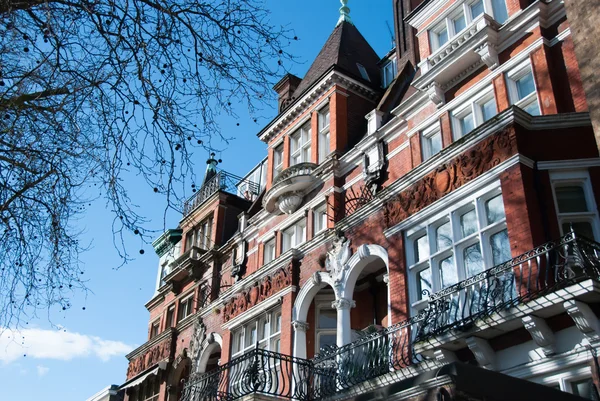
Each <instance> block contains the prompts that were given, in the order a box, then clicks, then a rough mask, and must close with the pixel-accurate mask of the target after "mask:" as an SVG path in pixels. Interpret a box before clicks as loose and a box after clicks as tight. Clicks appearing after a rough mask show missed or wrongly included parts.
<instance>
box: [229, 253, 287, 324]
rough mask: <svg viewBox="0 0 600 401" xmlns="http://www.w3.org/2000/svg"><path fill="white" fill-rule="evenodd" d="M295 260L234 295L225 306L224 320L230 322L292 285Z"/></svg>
mask: <svg viewBox="0 0 600 401" xmlns="http://www.w3.org/2000/svg"><path fill="white" fill-rule="evenodd" d="M292 273H293V262H290V263H289V264H288V265H287V267H286V268H281V269H279V270H277V271H276V272H274V273H273V274H271V275H268V276H266V277H265V278H263V279H262V281H261V282H258V281H257V282H256V283H254V285H253V286H252V287H251V288H249V289H247V290H244V291H242V292H241V293H240V294H238V295H236V296H234V297H233V298H232V299H231V300H229V301H228V302H226V303H225V305H224V306H223V320H224V321H225V322H228V321H229V320H231V319H233V318H234V317H236V316H237V315H239V314H240V313H243V312H245V311H247V310H248V309H250V308H252V307H253V306H255V305H257V304H258V303H260V302H261V301H264V300H265V299H267V298H269V297H270V296H272V295H274V294H276V293H278V292H279V291H281V290H283V289H284V288H286V287H289V286H291V285H292Z"/></svg>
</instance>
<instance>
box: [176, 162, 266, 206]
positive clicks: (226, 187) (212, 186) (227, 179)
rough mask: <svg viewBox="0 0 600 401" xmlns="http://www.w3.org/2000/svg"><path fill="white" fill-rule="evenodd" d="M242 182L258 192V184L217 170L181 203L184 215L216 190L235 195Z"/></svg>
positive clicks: (246, 186)
mask: <svg viewBox="0 0 600 401" xmlns="http://www.w3.org/2000/svg"><path fill="white" fill-rule="evenodd" d="M242 184H243V185H244V186H245V188H247V190H248V191H250V192H251V193H256V194H257V193H258V190H259V187H258V184H256V183H254V182H252V181H249V180H247V179H244V178H241V177H238V176H237V175H233V174H230V173H228V172H226V171H219V172H217V173H216V174H215V175H214V176H213V177H211V178H210V179H209V180H208V181H206V182H205V183H204V184H203V185H202V187H201V188H200V189H199V190H198V191H197V192H196V193H195V194H194V195H193V196H191V197H190V198H189V199H188V200H186V201H185V202H184V203H183V215H184V217H185V216H187V215H188V214H190V213H191V212H192V211H193V210H194V209H196V208H197V207H198V206H200V205H201V204H203V203H204V202H205V201H206V200H207V199H208V198H210V197H211V196H212V195H213V194H214V193H215V192H217V191H223V192H227V193H230V194H233V195H237V193H238V187H239V186H240V185H242Z"/></svg>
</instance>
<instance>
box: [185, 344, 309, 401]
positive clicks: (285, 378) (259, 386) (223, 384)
mask: <svg viewBox="0 0 600 401" xmlns="http://www.w3.org/2000/svg"><path fill="white" fill-rule="evenodd" d="M311 371H312V363H311V361H309V360H306V359H302V358H294V357H292V356H289V355H283V354H279V353H277V352H272V351H266V350H263V349H260V348H256V349H254V350H252V351H250V352H247V353H245V354H244V355H242V356H239V357H237V358H233V359H232V360H231V361H230V362H228V363H226V364H224V365H222V366H219V367H218V368H217V369H215V370H213V371H211V372H208V373H204V374H201V375H198V376H192V377H190V379H189V380H188V381H187V382H186V383H185V385H184V388H183V395H182V398H181V400H182V401H230V400H237V399H239V398H242V397H244V396H247V395H250V394H264V395H272V396H277V397H281V398H288V399H299V400H307V399H309V398H310V396H309V391H310V388H311V387H312V386H311V384H310V378H311V376H312V375H311Z"/></svg>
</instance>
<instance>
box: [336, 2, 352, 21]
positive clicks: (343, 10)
mask: <svg viewBox="0 0 600 401" xmlns="http://www.w3.org/2000/svg"><path fill="white" fill-rule="evenodd" d="M340 3H342V6H341V7H340V19H339V20H338V23H337V24H338V25H339V24H341V23H342V22H344V21H346V22H349V23H350V24H352V20H351V19H350V7H348V0H340Z"/></svg>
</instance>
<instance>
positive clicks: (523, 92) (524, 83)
mask: <svg viewBox="0 0 600 401" xmlns="http://www.w3.org/2000/svg"><path fill="white" fill-rule="evenodd" d="M515 83H516V84H517V93H518V94H519V100H521V99H523V98H524V97H526V96H527V95H529V94H530V93H533V92H535V84H534V82H533V74H532V73H531V72H529V73H527V75H525V76H523V77H521V78H519V79H517V80H516V81H515Z"/></svg>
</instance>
